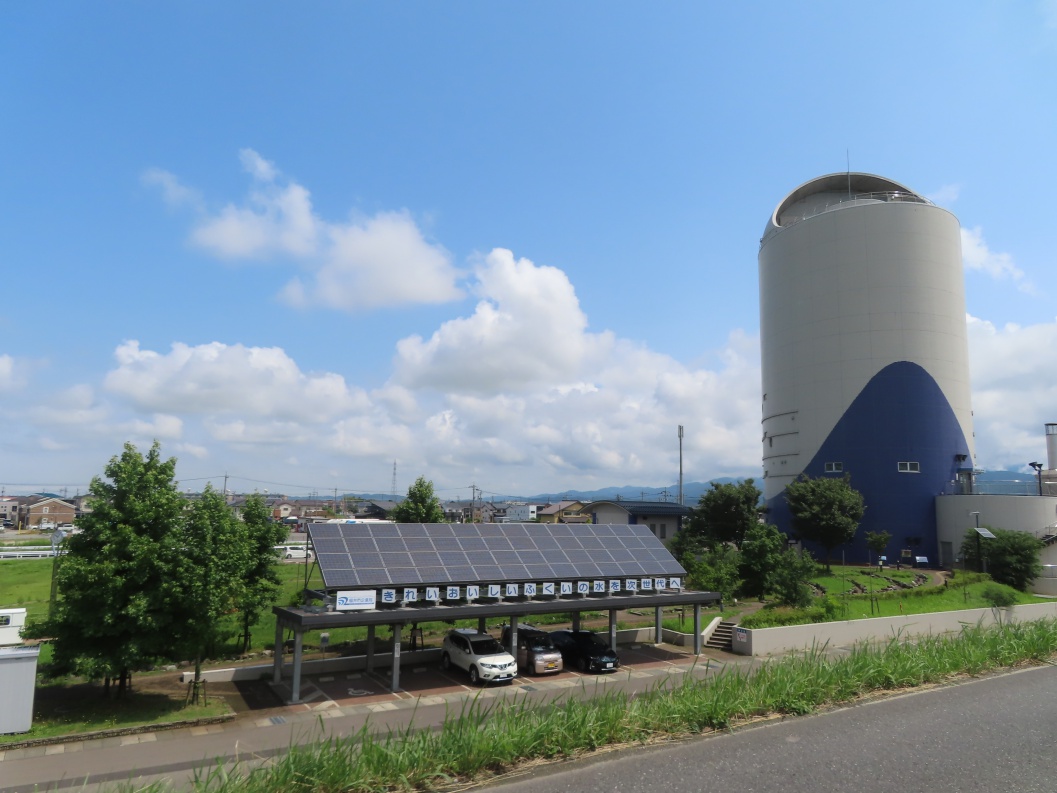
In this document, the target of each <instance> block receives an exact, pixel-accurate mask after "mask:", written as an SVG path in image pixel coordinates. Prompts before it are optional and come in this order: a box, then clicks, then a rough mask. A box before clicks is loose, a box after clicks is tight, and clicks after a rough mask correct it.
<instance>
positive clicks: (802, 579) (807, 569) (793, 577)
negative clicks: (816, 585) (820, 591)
mask: <svg viewBox="0 0 1057 793" xmlns="http://www.w3.org/2000/svg"><path fill="white" fill-rule="evenodd" d="M817 568H818V565H817V564H816V562H815V559H814V558H813V557H812V556H811V554H810V553H808V552H807V551H803V550H798V549H796V548H786V549H785V550H784V551H783V552H782V553H781V555H780V556H779V557H778V564H777V565H775V568H774V571H773V572H772V574H771V581H772V586H773V587H774V589H773V591H774V594H775V596H776V597H777V598H778V602H779V603H781V604H782V605H784V606H793V607H795V608H804V607H805V606H808V605H810V604H811V601H812V599H813V598H814V594H813V593H812V591H811V587H809V586H808V584H807V581H808V579H810V578H811V577H812V576H813V575H815V571H816V569H817Z"/></svg>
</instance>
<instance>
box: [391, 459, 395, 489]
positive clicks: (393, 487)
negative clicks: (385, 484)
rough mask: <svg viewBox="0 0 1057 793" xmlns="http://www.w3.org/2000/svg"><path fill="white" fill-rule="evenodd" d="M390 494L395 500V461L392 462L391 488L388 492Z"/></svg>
mask: <svg viewBox="0 0 1057 793" xmlns="http://www.w3.org/2000/svg"><path fill="white" fill-rule="evenodd" d="M390 494H391V495H392V496H393V498H396V460H393V486H392V488H391V490H390Z"/></svg>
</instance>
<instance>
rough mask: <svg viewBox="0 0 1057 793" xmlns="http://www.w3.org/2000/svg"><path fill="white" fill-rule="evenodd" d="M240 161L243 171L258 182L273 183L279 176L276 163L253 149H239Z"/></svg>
mask: <svg viewBox="0 0 1057 793" xmlns="http://www.w3.org/2000/svg"><path fill="white" fill-rule="evenodd" d="M239 160H240V161H241V162H242V168H243V170H245V171H246V173H248V174H250V175H251V176H252V177H253V178H254V179H257V180H258V181H261V182H272V181H275V178H276V177H277V176H278V175H279V171H278V169H276V167H275V163H273V162H271V161H270V160H266V159H264V158H263V157H262V156H261V155H259V154H258V153H257V152H255V151H254V150H253V149H239Z"/></svg>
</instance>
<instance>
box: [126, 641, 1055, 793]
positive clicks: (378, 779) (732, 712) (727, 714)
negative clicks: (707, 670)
mask: <svg viewBox="0 0 1057 793" xmlns="http://www.w3.org/2000/svg"><path fill="white" fill-rule="evenodd" d="M1055 653H1057V622H1055V621H1054V620H1040V621H1038V622H1032V623H1014V624H1006V625H999V626H996V627H995V628H992V629H981V628H979V627H969V628H967V629H966V630H965V631H963V632H962V633H961V634H960V635H958V636H949V637H936V636H928V637H919V638H918V639H916V640H915V641H914V642H913V643H911V642H905V643H904V642H900V641H899V640H897V639H893V640H892V641H890V642H889V643H888V644H887V645H885V646H883V647H873V648H871V647H868V646H866V645H863V646H860V647H857V648H855V649H854V650H853V651H852V652H851V653H850V654H848V655H842V656H839V657H834V658H830V657H827V656H826V655H825V653H824V652H823V651H822V650H820V649H818V650H814V651H810V652H806V653H803V654H801V655H796V656H788V657H785V658H782V659H779V660H775V661H771V662H768V663H766V664H762V665H760V666H758V667H756V668H755V669H753V670H750V671H745V670H742V669H740V668H735V669H728V670H724V671H722V672H720V673H719V674H716V675H713V676H710V677H706V678H704V679H697V678H694V677H692V676H691V675H685V676H684V677H683V680H682V682H681V683H678V684H675V685H673V686H670V687H667V686H661V687H657V688H655V689H653V690H652V691H650V692H647V693H646V694H640V695H637V696H632V695H628V694H625V693H623V692H614V693H607V694H606V695H603V696H601V697H597V698H594V699H584V700H581V699H573V698H569V699H567V700H564V701H561V702H559V703H556V704H553V705H550V706H543V707H540V706H532V705H530V704H529V703H528V701H527V700H525V699H518V698H514V699H509V700H508V699H501V700H485V699H480V698H478V699H474V700H472V701H470V702H468V703H467V705H466V706H465V707H464V709H463V711H462V712H461V713H458V714H454V715H453V716H451V717H449V718H448V719H447V720H446V722H445V724H444V725H443V726H442V728H441V729H439V730H436V731H434V730H421V731H419V730H415V729H414V728H413V727H408V728H407V729H405V730H402V731H398V732H393V731H390V732H387V733H382V734H373V733H372V732H371V731H370V729H369V727H364V729H363V730H361V731H360V732H359V733H357V734H355V735H351V736H347V737H340V738H334V739H331V740H328V741H324V742H321V743H317V744H313V745H309V746H304V747H295V748H293V749H291V751H290V752H289V753H288V754H286V755H284V756H282V757H280V758H278V759H277V760H275V761H273V762H271V763H270V764H268V765H266V766H265V767H263V768H261V769H258V770H253V769H252V767H251V766H250V765H248V764H246V765H242V766H236V767H235V768H234V769H221V767H220V766H217V767H215V768H214V769H212V770H207V771H205V772H203V773H202V774H201V775H200V776H199V778H198V779H197V780H196V781H195V783H194V784H193V786H192V789H193V790H194V791H196V792H197V793H279V791H282V792H283V793H298V792H299V791H304V793H309V791H311V793H330V792H331V791H334V793H337V792H338V791H386V790H433V789H441V788H445V789H450V787H451V786H452V785H453V784H454V783H458V784H466V783H470V782H474V781H479V780H482V779H487V778H488V777H491V776H494V775H496V774H499V773H503V772H506V771H509V770H511V769H514V768H517V767H518V766H519V765H522V764H524V763H527V762H532V761H538V760H541V759H556V758H564V757H573V756H578V755H582V754H585V753H588V752H591V751H593V750H596V749H598V748H600V747H604V746H610V745H620V744H646V743H650V742H654V741H665V740H670V739H672V738H678V737H683V736H689V735H696V734H700V733H707V732H710V731H713V730H721V729H726V728H729V727H731V726H734V725H737V724H739V723H743V722H746V721H749V720H753V719H757V718H764V717H767V716H770V715H776V714H777V715H800V714H806V713H811V712H813V711H815V710H817V709H819V708H822V707H825V706H828V705H834V704H839V703H844V702H849V701H852V700H855V699H858V698H861V697H863V696H865V695H869V694H871V693H872V692H877V691H893V690H902V689H906V688H911V687H916V686H922V685H928V684H934V683H940V682H943V681H945V680H949V679H952V678H954V677H958V676H962V675H966V674H968V675H979V674H983V673H986V672H988V671H991V670H995V669H1001V668H1009V667H1013V666H1017V665H1020V664H1024V663H1044V662H1050V661H1051V659H1052V658H1053V657H1054V655H1055ZM146 789H147V790H151V791H154V793H159V792H160V791H163V790H166V789H167V788H166V787H165V786H164V785H161V784H158V785H153V786H150V787H149V788H146Z"/></svg>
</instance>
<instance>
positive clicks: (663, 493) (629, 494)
mask: <svg viewBox="0 0 1057 793" xmlns="http://www.w3.org/2000/svg"><path fill="white" fill-rule="evenodd" d="M711 481H712V482H720V483H722V482H738V481H741V480H740V479H736V478H733V477H729V476H727V477H722V478H718V479H713V480H711ZM710 484H711V482H683V503H684V504H686V505H687V506H694V505H695V504H697V501H698V499H699V498H701V494H702V493H704V492H705V491H706V490H708V488H709V485H710ZM349 495H353V494H351V493H350V494H349ZM355 497H356V498H362V499H364V500H365V501H400V500H401V499H402V498H403V494H401V495H398V496H397V497H396V498H395V499H394V498H393V496H392V494H390V493H357V494H355ZM617 498H619V499H620V500H621V501H671V502H673V503H674V502H676V501H678V500H679V485H678V483H676V484H674V485H669V486H668V487H640V486H636V485H624V486H623V487H604V488H602V489H600V490H561V491H554V492H552V493H535V494H533V495H527V496H524V495H502V496H500V495H495V496H489V497H488V498H486V499H485V500H486V501H527V502H530V503H541V504H543V503H557V502H558V501H604V500H616V499H617ZM445 500H447V499H443V498H442V499H441V501H445Z"/></svg>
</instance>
